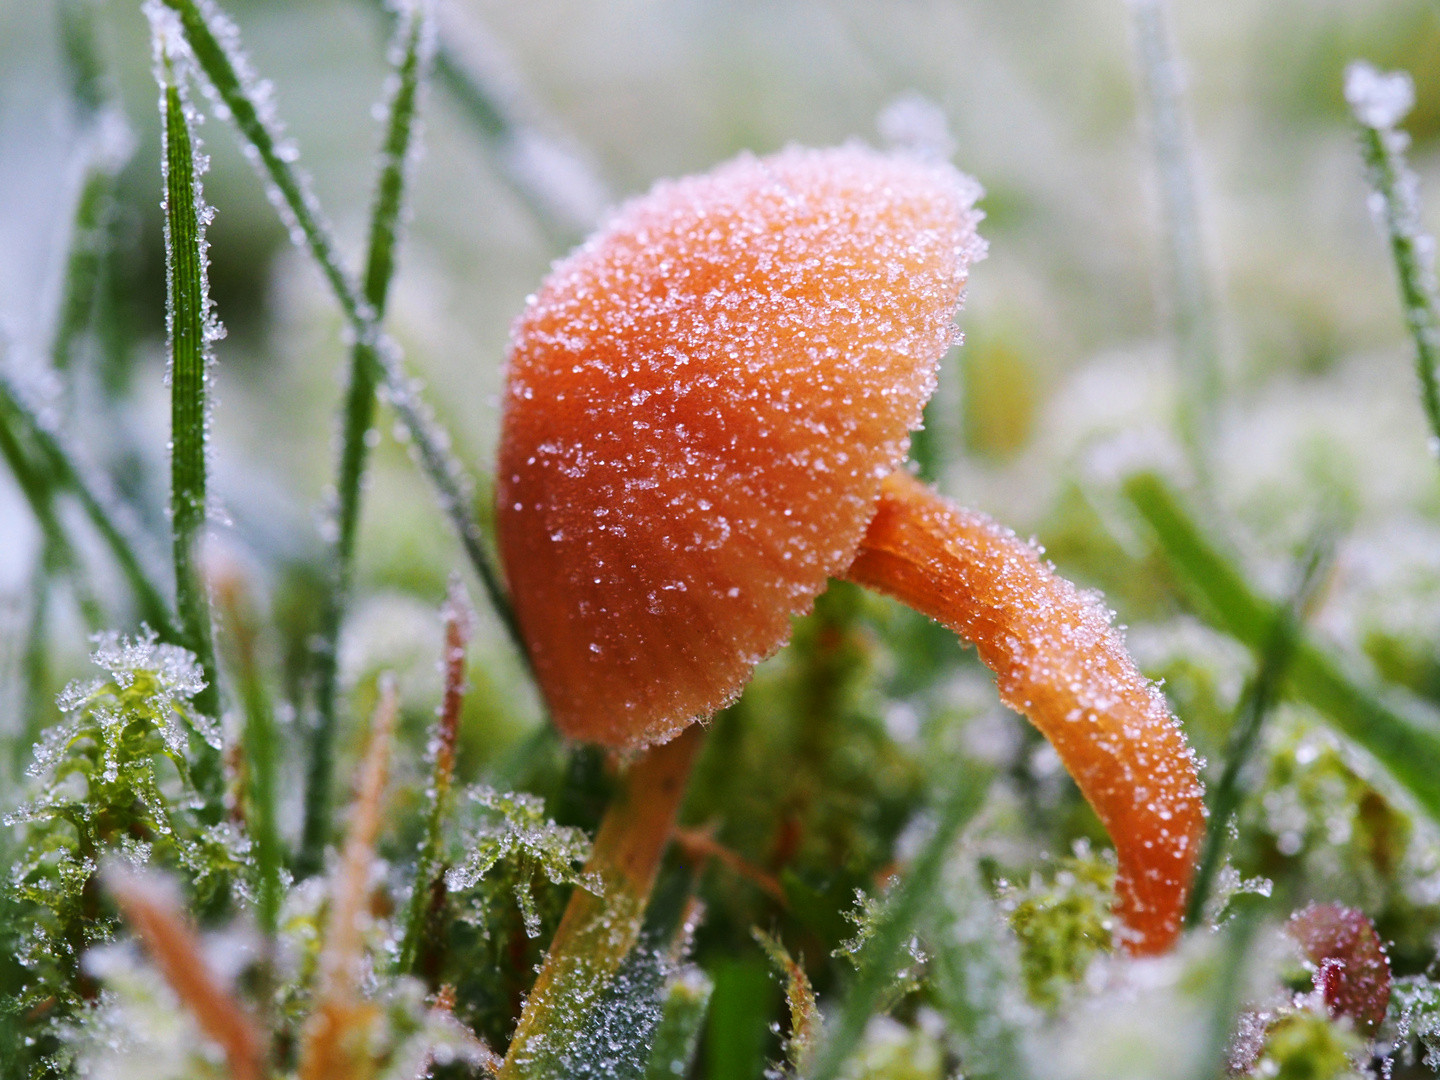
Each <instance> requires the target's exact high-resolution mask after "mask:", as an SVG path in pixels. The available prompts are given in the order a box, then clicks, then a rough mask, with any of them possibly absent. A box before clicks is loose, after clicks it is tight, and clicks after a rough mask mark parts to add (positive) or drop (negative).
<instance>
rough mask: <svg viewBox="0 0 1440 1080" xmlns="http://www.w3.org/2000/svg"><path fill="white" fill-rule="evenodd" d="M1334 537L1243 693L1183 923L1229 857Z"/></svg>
mask: <svg viewBox="0 0 1440 1080" xmlns="http://www.w3.org/2000/svg"><path fill="white" fill-rule="evenodd" d="M1331 539H1332V538H1331V537H1330V535H1329V534H1328V533H1324V534H1322V535H1321V536H1319V537H1317V538H1316V540H1315V542H1314V543H1312V544H1311V545H1310V549H1309V550H1308V551H1307V552H1306V554H1305V558H1304V559H1303V560H1302V562H1301V565H1300V567H1299V572H1298V574H1297V576H1296V582H1295V587H1294V588H1293V589H1292V590H1291V592H1290V597H1289V599H1288V601H1287V602H1286V604H1285V606H1284V608H1283V609H1282V610H1281V612H1280V617H1279V618H1278V619H1277V620H1276V621H1275V625H1274V628H1273V629H1272V630H1271V633H1270V640H1269V641H1268V642H1267V643H1266V645H1265V648H1264V649H1263V650H1261V653H1260V664H1259V667H1258V668H1257V669H1256V672H1255V676H1254V678H1252V679H1251V680H1250V685H1249V686H1248V687H1246V690H1245V694H1244V697H1243V698H1242V699H1241V702H1240V709H1239V714H1238V716H1237V717H1236V720H1235V724H1234V727H1233V728H1232V729H1231V732H1230V740H1229V746H1228V747H1227V748H1226V751H1225V768H1224V769H1223V770H1222V771H1221V773H1220V779H1219V781H1218V782H1217V783H1216V785H1215V788H1214V790H1213V791H1212V792H1211V793H1210V820H1209V822H1208V823H1207V824H1206V827H1205V846H1204V848H1203V849H1202V850H1201V854H1200V867H1199V869H1198V870H1197V871H1196V873H1195V884H1194V885H1193V886H1192V888H1191V890H1190V902H1189V906H1188V910H1187V911H1186V913H1185V923H1186V925H1187V926H1190V927H1192V928H1193V927H1196V926H1198V925H1200V920H1201V919H1202V918H1203V917H1204V914H1205V903H1206V901H1207V900H1209V898H1210V889H1211V887H1212V886H1213V885H1214V882H1215V876H1216V874H1218V873H1219V872H1220V866H1221V864H1222V863H1223V862H1224V860H1225V848H1226V844H1227V841H1228V839H1229V836H1230V820H1231V818H1233V817H1234V816H1235V811H1236V810H1237V809H1238V808H1239V806H1240V799H1241V796H1242V792H1241V790H1240V773H1241V771H1242V770H1243V769H1244V768H1245V766H1246V764H1247V763H1248V762H1249V761H1250V755H1251V754H1252V753H1253V752H1254V749H1255V747H1256V745H1257V744H1258V743H1259V740H1260V729H1261V727H1262V726H1263V725H1264V723H1265V719H1266V717H1267V716H1268V715H1269V713H1270V711H1271V709H1273V708H1274V706H1275V703H1276V701H1277V700H1278V699H1279V696H1280V686H1281V683H1282V681H1283V680H1284V678H1285V670H1286V668H1287V667H1288V666H1289V664H1290V658H1291V656H1292V655H1294V652H1295V641H1296V637H1297V636H1298V634H1299V632H1300V629H1301V625H1302V620H1303V619H1304V614H1305V608H1306V606H1307V605H1308V604H1309V602H1310V600H1311V598H1312V597H1313V596H1314V595H1315V590H1316V588H1317V586H1318V585H1319V583H1320V582H1321V581H1323V580H1324V579H1325V571H1326V570H1327V569H1328V568H1329V565H1330V558H1331V556H1332V555H1333V554H1334V545H1333V544H1332V542H1331Z"/></svg>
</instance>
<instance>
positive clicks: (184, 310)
mask: <svg viewBox="0 0 1440 1080" xmlns="http://www.w3.org/2000/svg"><path fill="white" fill-rule="evenodd" d="M159 74H160V76H161V89H162V94H163V96H162V105H161V109H162V114H163V115H162V118H161V119H162V121H163V124H162V127H163V130H164V134H165V138H164V148H163V153H164V159H165V277H166V282H167V297H166V307H167V316H168V318H167V322H168V323H169V328H170V528H171V542H172V553H173V556H174V563H175V614H176V617H177V618H178V620H179V623H180V630H181V633H182V634H183V635H184V638H185V644H186V646H187V647H188V648H189V649H190V650H191V651H192V652H193V653H194V654H195V656H196V657H197V659H198V660H199V662H200V666H201V668H202V669H203V670H204V672H205V683H206V686H205V689H204V690H202V691H201V692H200V693H199V694H197V695H196V696H195V706H196V708H198V709H199V710H200V711H201V712H203V713H205V714H206V715H208V716H215V717H218V716H219V715H220V692H219V683H218V681H217V679H216V669H215V644H214V631H213V629H212V627H211V620H210V593H209V590H208V588H207V587H206V584H205V580H204V576H203V573H202V570H201V568H200V567H199V566H198V565H197V560H198V559H199V558H200V557H201V555H202V552H201V550H200V547H201V545H202V544H203V542H204V534H205V522H206V509H207V504H206V494H205V481H206V469H207V462H206V445H205V444H206V441H207V436H208V431H207V428H208V424H209V418H208V416H207V414H206V391H207V384H208V383H209V367H210V348H209V342H210V336H211V334H212V333H213V332H214V331H213V325H212V323H211V320H210V301H209V296H208V293H207V290H206V282H205V249H204V244H205V222H204V220H203V218H204V215H206V213H207V211H206V210H205V205H204V201H203V199H202V196H201V193H200V187H199V184H200V178H199V176H198V175H197V173H196V166H195V151H194V146H193V139H192V134H191V131H190V119H189V117H188V116H187V115H186V112H185V103H184V101H183V100H182V98H181V92H180V87H179V86H178V85H177V83H176V80H175V75H174V71H173V70H172V68H171V66H170V63H169V61H168V60H167V61H166V62H165V63H164V65H163V67H162V68H161V70H160V72H159Z"/></svg>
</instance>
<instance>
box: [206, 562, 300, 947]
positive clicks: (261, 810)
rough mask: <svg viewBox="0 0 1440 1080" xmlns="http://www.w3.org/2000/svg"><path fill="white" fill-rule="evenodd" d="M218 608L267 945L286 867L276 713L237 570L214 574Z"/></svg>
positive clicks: (254, 622) (257, 909) (257, 901)
mask: <svg viewBox="0 0 1440 1080" xmlns="http://www.w3.org/2000/svg"><path fill="white" fill-rule="evenodd" d="M212 585H213V587H214V591H215V599H216V603H217V605H218V607H219V609H220V612H221V614H222V616H223V618H224V626H225V634H224V635H223V640H224V642H225V643H226V645H227V646H228V651H227V657H228V659H227V663H228V664H229V668H230V670H231V671H232V672H233V675H234V678H235V684H236V689H237V691H238V693H239V697H240V706H241V711H242V712H243V714H244V717H245V727H244V730H243V733H242V735H241V746H242V747H243V749H244V751H245V757H244V761H245V789H246V796H247V806H246V814H245V825H246V829H247V830H248V831H249V833H250V835H251V836H252V837H254V840H255V871H256V877H257V878H258V887H257V888H256V890H255V892H256V896H255V921H256V923H257V924H258V925H259V927H260V932H261V933H262V934H264V935H265V937H266V939H267V941H269V940H270V939H273V938H274V936H275V929H276V926H277V924H278V920H279V914H280V894H281V881H280V871H281V869H282V867H283V866H284V863H285V857H284V852H283V850H282V846H281V843H280V832H279V828H278V826H277V825H276V813H275V799H276V792H275V750H276V741H277V736H276V731H275V709H274V706H273V705H272V703H271V700H270V692H269V690H268V689H267V688H266V685H265V674H264V672H263V671H262V670H261V667H260V660H259V657H258V656H257V655H256V651H257V650H256V644H257V641H258V639H259V636H260V625H259V619H258V618H257V617H256V614H255V611H254V607H253V605H252V604H251V603H250V600H249V597H248V595H247V590H246V588H245V581H244V579H243V578H242V577H241V575H240V572H239V570H238V568H232V567H229V566H222V567H220V568H218V569H217V570H214V571H213V572H212Z"/></svg>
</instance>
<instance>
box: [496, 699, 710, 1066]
mask: <svg viewBox="0 0 1440 1080" xmlns="http://www.w3.org/2000/svg"><path fill="white" fill-rule="evenodd" d="M704 731H705V729H704V728H703V727H701V726H700V725H699V724H692V725H691V726H690V727H689V728H688V729H687V730H686V731H685V732H684V733H683V734H681V735H680V736H678V737H677V738H675V739H673V740H672V741H670V742H668V743H665V744H663V745H661V746H654V747H651V748H650V749H649V750H646V751H645V752H644V753H643V754H642V755H641V757H640V758H639V759H638V760H637V761H636V762H635V763H634V764H633V765H632V766H631V767H630V770H629V772H628V773H626V775H625V778H624V780H623V781H622V782H621V784H620V788H619V790H618V791H617V792H616V793H615V797H614V799H613V800H612V801H611V803H610V805H609V807H607V808H606V811H605V817H604V819H603V820H602V821H601V823H600V830H599V832H597V833H596V835H595V846H594V848H593V849H592V851H591V855H590V859H589V861H588V862H587V863H586V864H585V873H586V875H587V876H594V877H598V878H599V880H600V882H601V884H602V886H603V892H602V893H601V894H600V895H599V896H597V895H594V894H592V893H591V892H590V891H589V890H587V889H583V888H577V889H576V890H575V891H574V892H573V893H571V894H570V903H569V905H568V906H567V907H566V908H565V914H564V916H563V917H562V918H561V920H560V926H559V928H558V929H557V930H556V931H555V937H554V939H553V940H552V941H551V942H550V951H549V952H548V953H547V954H546V956H545V964H544V966H543V967H542V968H541V969H540V974H539V976H537V977H536V979H535V985H534V986H533V987H532V988H531V990H530V994H529V996H528V997H527V998H526V999H525V1008H524V1010H523V1012H522V1013H521V1014H520V1023H519V1025H518V1026H517V1027H516V1029H515V1034H514V1036H513V1038H512V1039H511V1041H510V1048H509V1050H508V1051H507V1052H506V1054H505V1064H504V1065H503V1066H502V1067H501V1069H500V1072H499V1075H498V1078H497V1080H520V1078H522V1077H523V1078H525V1080H539V1078H542V1077H545V1078H550V1077H555V1078H556V1080H558V1076H559V1074H558V1073H557V1071H556V1070H557V1067H558V1061H557V1055H558V1054H560V1053H561V1052H562V1051H563V1050H564V1049H565V1044H566V1042H567V1037H568V1036H570V1035H573V1034H574V1033H575V1032H577V1031H579V1030H580V1029H581V1027H582V1026H583V1025H584V1022H585V1019H586V1017H587V1015H588V1013H589V1011H590V1010H591V1009H593V1008H594V1007H595V1006H596V1005H598V1004H599V1002H600V1001H601V999H602V996H603V991H604V990H605V988H606V986H607V985H608V984H609V982H610V980H611V978H612V977H613V976H614V975H615V973H616V971H618V970H619V968H620V965H621V963H622V962H623V961H624V959H625V957H626V956H627V955H629V953H630V950H631V949H632V948H634V947H635V943H636V942H637V941H638V940H639V938H640V929H641V926H642V925H643V923H644V918H645V907H646V905H647V903H648V902H649V899H650V890H651V889H652V888H653V887H654V885H655V875H656V874H657V873H658V872H659V869H660V859H661V856H662V855H664V853H665V848H666V846H667V844H668V842H669V840H670V835H671V831H672V830H673V829H674V826H675V817H676V815H677V814H678V813H679V810H680V803H681V800H682V799H683V798H684V796H685V785H686V782H687V781H688V780H689V777H690V768H691V766H692V765H693V764H694V761H695V755H696V753H697V752H698V751H699V749H700V745H701V743H702V741H703V739H704Z"/></svg>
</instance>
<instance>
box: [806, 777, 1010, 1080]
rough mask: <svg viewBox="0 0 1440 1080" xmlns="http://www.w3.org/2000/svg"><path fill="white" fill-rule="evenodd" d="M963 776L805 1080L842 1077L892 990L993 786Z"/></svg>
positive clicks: (893, 899)
mask: <svg viewBox="0 0 1440 1080" xmlns="http://www.w3.org/2000/svg"><path fill="white" fill-rule="evenodd" d="M960 780H961V782H960V783H959V784H958V785H957V786H956V787H955V789H954V791H952V792H951V794H950V797H949V798H948V799H947V800H946V802H945V804H944V806H942V807H941V809H940V813H939V816H938V818H937V820H936V822H935V831H934V832H933V833H931V834H930V838H929V839H928V840H926V841H925V846H924V847H923V848H922V849H921V851H920V854H919V855H918V856H916V858H915V862H914V864H913V865H912V866H911V867H910V872H909V873H908V874H906V875H905V877H904V879H903V880H902V881H901V882H900V884H899V885H897V886H896V887H895V891H894V893H893V894H892V895H891V896H890V898H889V900H888V901H887V903H886V905H885V914H884V916H883V917H882V918H881V920H880V922H879V924H878V925H877V926H876V928H875V934H874V936H873V937H872V938H871V940H870V942H869V944H868V945H867V946H866V954H867V957H868V959H867V961H866V963H865V964H864V966H863V967H861V969H860V973H859V975H857V976H856V979H855V983H854V985H852V986H851V987H850V992H849V993H848V994H846V996H845V1000H844V1002H843V1003H842V1004H841V1006H840V1011H839V1015H838V1016H836V1017H835V1020H834V1022H833V1024H830V1025H826V1032H825V1037H824V1039H823V1040H822V1041H821V1043H820V1045H819V1047H818V1048H817V1049H816V1050H815V1052H814V1062H815V1064H814V1067H813V1068H812V1069H811V1070H810V1072H809V1073H808V1074H807V1076H806V1080H835V1078H836V1077H837V1076H839V1075H840V1070H841V1069H842V1068H843V1067H844V1065H845V1062H846V1061H847V1060H848V1059H849V1058H850V1056H851V1055H852V1054H853V1053H854V1052H855V1050H856V1049H857V1048H858V1047H859V1045H860V1041H861V1039H862V1038H864V1035H865V1025H866V1024H867V1023H868V1022H869V1020H870V1017H871V1016H873V1015H874V1013H875V1011H876V1009H877V1008H879V1006H880V1004H881V1002H882V1001H883V999H884V997H885V994H886V992H887V991H888V990H889V988H890V984H891V981H892V980H893V979H894V978H895V973H896V971H898V970H899V968H900V965H901V963H902V959H903V957H904V956H905V955H906V945H907V943H908V942H909V941H910V939H911V938H912V937H913V936H914V935H915V930H916V926H917V924H918V923H919V921H920V919H921V916H922V915H923V914H924V911H925V909H926V908H927V907H928V906H929V904H930V902H931V900H932V899H933V898H934V895H935V891H936V889H937V887H938V886H939V884H940V878H941V871H942V870H943V869H944V866H945V860H946V857H947V856H948V855H949V854H950V849H951V848H952V847H953V846H954V844H955V838H956V837H957V836H959V835H960V830H961V829H963V828H964V827H965V825H966V824H967V823H968V822H969V821H970V819H971V818H972V817H974V816H975V813H976V811H977V810H979V809H980V806H981V804H982V803H983V802H984V799H985V793H986V792H987V791H988V790H989V786H990V785H989V783H988V780H987V778H985V777H983V776H977V775H975V774H974V773H971V774H968V775H964V776H962V777H961V778H960Z"/></svg>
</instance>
